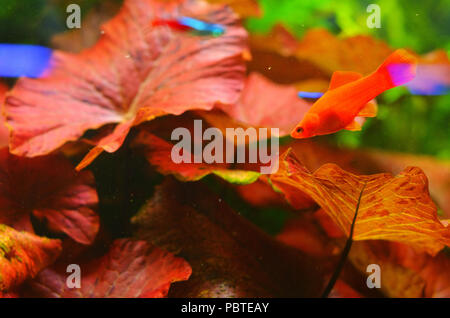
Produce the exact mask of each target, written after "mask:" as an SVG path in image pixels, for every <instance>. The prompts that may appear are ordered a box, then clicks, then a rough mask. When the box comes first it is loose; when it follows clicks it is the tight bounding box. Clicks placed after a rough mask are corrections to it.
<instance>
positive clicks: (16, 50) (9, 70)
mask: <svg viewBox="0 0 450 318" xmlns="http://www.w3.org/2000/svg"><path fill="white" fill-rule="evenodd" d="M51 56H52V50H51V49H49V48H46V47H43V46H38V45H26V44H0V77H20V76H28V77H40V76H41V75H43V74H44V72H45V71H46V70H47V69H48V67H49V64H50V58H51Z"/></svg>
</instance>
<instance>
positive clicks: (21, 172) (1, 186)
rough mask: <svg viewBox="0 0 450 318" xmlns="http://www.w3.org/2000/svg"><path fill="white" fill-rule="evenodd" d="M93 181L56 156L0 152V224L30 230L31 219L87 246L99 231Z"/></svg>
mask: <svg viewBox="0 0 450 318" xmlns="http://www.w3.org/2000/svg"><path fill="white" fill-rule="evenodd" d="M97 202H98V198H97V192H96V190H95V188H94V178H93V176H92V174H91V172H89V171H85V172H81V173H77V172H76V171H75V170H74V168H73V167H72V165H71V164H70V162H69V161H68V160H67V159H65V158H63V157H59V156H44V157H38V158H21V157H16V156H14V155H11V154H10V153H9V152H8V149H6V148H3V149H2V150H0V223H4V224H7V225H10V226H13V227H14V228H15V229H19V230H28V231H33V227H32V224H31V219H30V216H31V215H33V216H34V217H35V218H37V219H39V220H41V221H43V222H44V223H45V225H46V226H47V228H48V230H50V231H52V232H55V233H65V234H66V235H67V236H69V237H71V238H72V239H73V240H75V241H77V242H79V243H82V244H89V243H92V241H93V240H94V238H95V235H96V234H97V231H98V228H99V217H98V215H97V214H96V213H95V212H94V211H93V208H94V206H95V205H96V204H97Z"/></svg>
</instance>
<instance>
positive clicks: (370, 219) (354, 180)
mask: <svg viewBox="0 0 450 318" xmlns="http://www.w3.org/2000/svg"><path fill="white" fill-rule="evenodd" d="M271 181H272V183H273V184H274V185H275V186H276V187H277V188H279V189H281V190H282V191H284V192H285V193H288V195H289V196H288V197H295V196H296V195H308V196H310V197H311V198H312V199H314V201H316V202H317V203H318V204H319V205H320V206H321V207H322V208H323V209H324V210H325V211H326V212H327V213H328V214H329V215H330V216H331V218H332V219H333V221H334V222H335V223H336V224H337V225H338V226H339V227H340V228H341V229H342V230H343V231H344V232H345V233H347V234H348V233H349V231H350V225H351V222H352V219H353V216H354V213H355V207H356V203H357V201H358V197H359V195H360V193H361V191H363V193H362V197H361V205H360V209H359V212H358V218H357V220H356V223H355V231H354V235H353V239H354V240H356V241H358V240H367V239H384V240H392V241H397V242H404V243H407V244H409V245H411V246H414V247H415V248H417V249H420V250H424V251H427V252H428V253H430V254H431V255H435V254H437V253H438V252H439V251H440V250H441V249H442V248H443V247H444V246H445V245H448V244H450V228H449V227H445V226H444V225H443V224H442V223H441V222H440V221H439V219H438V218H437V209H436V206H435V204H434V203H433V201H432V200H431V198H430V196H429V193H428V180H427V178H426V176H425V174H424V173H423V172H422V170H420V169H419V168H414V167H409V168H406V169H405V170H404V171H403V172H402V173H400V174H399V175H397V176H395V177H394V176H392V175H390V174H377V175H370V176H358V175H354V174H351V173H348V172H346V171H344V170H342V169H341V168H339V167H338V166H336V165H334V164H326V165H324V166H322V167H321V168H319V169H318V170H316V171H315V172H314V173H310V172H309V171H308V170H306V169H305V168H304V167H303V166H302V165H301V163H300V162H299V161H298V160H297V159H296V157H295V156H294V155H293V154H292V152H291V151H287V152H286V153H284V154H283V155H282V156H281V158H280V169H279V170H278V172H277V173H275V174H273V175H272V176H271Z"/></svg>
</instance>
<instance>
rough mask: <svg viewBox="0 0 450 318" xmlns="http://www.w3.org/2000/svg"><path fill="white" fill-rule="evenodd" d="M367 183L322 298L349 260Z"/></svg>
mask: <svg viewBox="0 0 450 318" xmlns="http://www.w3.org/2000/svg"><path fill="white" fill-rule="evenodd" d="M366 185H367V183H364V185H363V187H362V189H361V192H360V194H359V198H358V202H357V203H356V210H355V215H354V216H353V221H352V225H351V227H350V234H349V236H348V239H347V243H346V244H345V247H344V250H343V251H342V255H341V259H340V260H339V263H338V265H337V267H336V270H335V271H334V273H333V276H331V278H330V281H329V282H328V285H327V287H326V288H325V290H324V292H323V294H322V298H328V295H329V294H330V292H331V291H332V290H333V287H334V285H335V284H336V282H337V280H338V278H339V275H340V274H341V272H342V269H343V268H344V265H345V262H346V261H347V256H348V254H349V253H350V248H351V247H352V244H353V230H354V228H355V223H356V217H357V216H358V210H359V205H360V204H361V197H362V194H363V192H364V189H365V188H366Z"/></svg>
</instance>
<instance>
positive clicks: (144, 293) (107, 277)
mask: <svg viewBox="0 0 450 318" xmlns="http://www.w3.org/2000/svg"><path fill="white" fill-rule="evenodd" d="M62 265H65V266H62ZM67 265H69V264H58V266H57V268H56V269H53V268H49V269H45V270H44V271H42V272H41V273H40V274H39V275H38V276H37V277H36V279H35V280H33V281H32V282H30V284H29V285H28V286H27V290H26V291H24V293H25V296H32V297H50V298H53V297H63V298H161V297H166V296H167V293H168V291H169V288H170V285H171V283H174V282H178V281H183V280H187V279H188V278H189V276H190V275H191V272H192V269H191V267H190V266H189V264H188V263H187V262H186V261H185V260H183V259H182V258H179V257H174V256H173V255H172V254H171V253H168V252H165V251H163V250H161V249H159V248H157V247H154V246H151V245H149V244H147V243H146V242H143V241H131V240H128V239H120V240H116V241H114V242H113V244H112V246H111V248H110V250H109V252H108V253H107V254H106V255H104V256H103V257H101V258H99V259H93V260H90V261H87V262H85V263H81V264H80V265H79V266H80V270H81V288H69V287H68V286H67V284H66V279H67V277H68V275H69V274H67V273H66V267H67Z"/></svg>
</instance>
